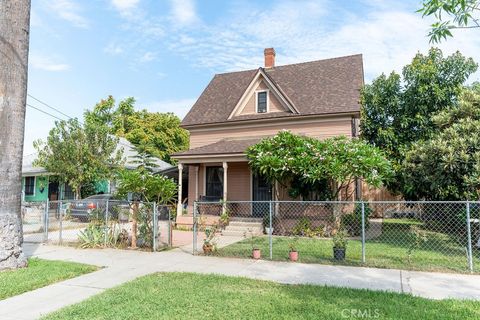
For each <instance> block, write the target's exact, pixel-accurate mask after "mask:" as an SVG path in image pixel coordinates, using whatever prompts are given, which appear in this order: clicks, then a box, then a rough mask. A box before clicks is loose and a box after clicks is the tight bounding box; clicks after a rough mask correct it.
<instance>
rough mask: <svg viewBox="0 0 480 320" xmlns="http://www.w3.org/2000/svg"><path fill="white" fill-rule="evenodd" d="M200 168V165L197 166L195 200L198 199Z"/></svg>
mask: <svg viewBox="0 0 480 320" xmlns="http://www.w3.org/2000/svg"><path fill="white" fill-rule="evenodd" d="M198 169H200V166H195V201H198Z"/></svg>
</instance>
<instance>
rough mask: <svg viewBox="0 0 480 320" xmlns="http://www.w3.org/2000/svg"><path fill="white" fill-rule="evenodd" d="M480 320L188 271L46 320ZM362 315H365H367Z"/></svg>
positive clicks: (412, 301) (464, 306) (467, 309)
mask: <svg viewBox="0 0 480 320" xmlns="http://www.w3.org/2000/svg"><path fill="white" fill-rule="evenodd" d="M360 315H364V316H363V318H372V319H432V320H433V319H435V320H438V319H479V318H480V302H474V301H459V300H444V301H434V300H428V299H423V298H415V297H412V296H410V295H406V294H398V293H386V292H374V291H367V290H355V289H344V288H332V287H324V286H313V285H285V284H278V283H274V282H268V281H259V280H251V279H245V278H236V277H226V276H218V275H199V274H191V273H158V274H153V275H148V276H145V277H141V278H138V279H136V280H134V281H132V282H129V283H127V284H124V285H122V286H119V287H116V288H113V289H110V290H107V291H105V292H104V293H102V294H99V295H97V296H94V297H92V298H90V299H88V300H86V301H83V302H81V303H79V304H76V305H73V306H70V307H66V308H64V309H62V310H60V311H57V312H55V313H52V314H50V315H47V316H46V317H45V318H44V319H48V320H54V319H97V320H100V319H109V320H110V319H119V320H121V319H142V320H148V319H152V320H153V319H155V320H156V319H299V318H300V319H354V318H359V317H360ZM365 315H369V316H368V317H367V316H365Z"/></svg>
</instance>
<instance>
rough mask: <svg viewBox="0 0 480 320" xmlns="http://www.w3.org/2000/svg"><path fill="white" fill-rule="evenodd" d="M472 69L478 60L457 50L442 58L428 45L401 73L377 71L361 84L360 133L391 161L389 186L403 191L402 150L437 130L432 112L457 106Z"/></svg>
mask: <svg viewBox="0 0 480 320" xmlns="http://www.w3.org/2000/svg"><path fill="white" fill-rule="evenodd" d="M476 70H477V64H476V63H475V62H474V61H473V60H472V59H471V58H465V57H464V56H462V55H461V54H460V53H459V52H457V53H455V54H452V55H451V56H448V57H444V56H443V54H442V51H441V50H439V49H436V48H432V49H430V51H429V52H428V54H427V55H423V54H420V53H418V54H417V55H416V56H415V58H414V59H413V61H412V63H411V64H409V65H407V66H405V67H404V68H403V72H402V77H401V76H400V75H398V74H396V73H395V72H392V73H391V74H390V75H389V76H388V77H387V76H385V75H381V76H380V77H378V78H377V79H375V80H374V81H373V82H372V84H370V85H366V86H365V87H364V88H363V90H362V93H361V103H362V112H361V120H362V121H361V131H362V137H363V139H365V140H366V141H368V142H369V143H371V144H373V145H375V146H377V147H379V148H381V149H383V150H384V151H385V152H386V153H387V155H388V156H389V158H390V160H392V162H393V164H394V168H395V169H396V178H395V179H392V180H391V182H390V183H389V184H388V187H389V189H390V190H391V191H394V192H402V193H404V191H405V190H403V187H404V186H405V184H404V182H403V180H402V174H401V170H402V169H401V163H402V161H403V160H404V158H405V152H406V150H408V148H409V147H410V146H411V144H412V143H414V142H416V141H418V140H425V139H429V138H430V137H431V136H432V134H434V133H435V132H436V131H437V127H436V125H435V123H434V121H433V116H434V115H435V114H437V113H439V112H441V111H445V110H451V109H452V108H454V107H455V105H456V104H457V102H458V97H459V95H460V93H461V92H462V88H463V85H464V83H465V81H466V80H467V79H468V77H469V76H470V75H471V74H472V73H474V72H475V71H476Z"/></svg>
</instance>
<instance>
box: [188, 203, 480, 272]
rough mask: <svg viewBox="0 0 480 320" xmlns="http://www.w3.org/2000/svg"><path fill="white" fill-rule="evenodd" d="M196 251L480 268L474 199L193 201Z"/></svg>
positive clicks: (479, 220)
mask: <svg viewBox="0 0 480 320" xmlns="http://www.w3.org/2000/svg"><path fill="white" fill-rule="evenodd" d="M193 220H194V221H193V230H194V239H195V241H194V242H193V253H194V254H202V253H204V254H213V255H218V256H230V257H244V258H247V257H255V258H258V257H259V256H260V257H262V258H265V259H271V260H281V261H282V260H284V261H287V260H289V259H290V260H293V261H296V260H298V261H300V262H305V263H324V264H343V265H359V266H370V267H379V268H397V269H408V270H422V271H440V272H475V273H480V239H479V238H480V202H405V201H398V202H395V201H385V202H313V201H312V202H305V201H269V202H221V203H218V202H216V203H213V202H196V203H195V205H194V218H193Z"/></svg>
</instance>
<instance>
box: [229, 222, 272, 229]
mask: <svg viewBox="0 0 480 320" xmlns="http://www.w3.org/2000/svg"><path fill="white" fill-rule="evenodd" d="M228 227H241V228H262V227H263V224H262V223H261V222H241V221H230V223H229V224H228Z"/></svg>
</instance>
